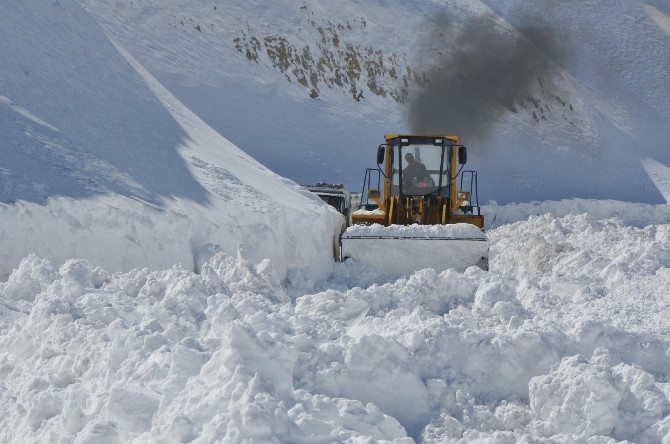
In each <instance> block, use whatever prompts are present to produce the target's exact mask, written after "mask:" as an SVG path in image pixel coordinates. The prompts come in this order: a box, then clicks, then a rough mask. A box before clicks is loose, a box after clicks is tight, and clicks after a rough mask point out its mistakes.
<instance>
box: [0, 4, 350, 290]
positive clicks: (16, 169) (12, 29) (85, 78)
mask: <svg viewBox="0 0 670 444" xmlns="http://www.w3.org/2000/svg"><path fill="white" fill-rule="evenodd" d="M63 23H66V24H67V26H63ZM35 29H39V30H40V32H34V31H26V30H35ZM19 35H20V36H21V38H18V37H17V36H19ZM0 40H2V41H3V42H5V44H4V45H3V48H2V53H1V54H0V55H1V56H2V57H1V58H2V61H3V63H2V67H1V69H2V75H3V84H2V88H3V89H2V91H0V135H2V138H3V140H5V141H6V143H3V145H2V147H0V150H1V152H2V156H1V157H2V159H3V160H2V164H1V165H0V236H1V237H2V240H3V249H2V252H0V278H2V279H4V278H6V277H7V275H9V273H10V272H11V270H12V268H13V267H15V266H16V264H18V263H19V261H20V260H21V259H22V258H23V257H25V256H27V255H28V254H30V253H36V254H38V255H39V256H40V257H44V258H48V259H49V260H50V261H51V262H52V263H53V264H54V266H60V265H61V264H62V263H64V261H65V260H67V259H68V258H82V259H87V260H89V261H91V262H93V263H96V264H98V265H99V266H102V267H104V268H105V269H106V270H108V271H110V272H116V271H128V270H131V269H133V268H136V267H143V266H151V267H153V268H163V267H171V266H172V265H174V264H182V266H184V267H185V268H187V269H189V270H199V269H200V266H201V265H202V264H203V263H204V262H205V261H206V260H207V259H208V258H210V257H211V256H212V255H213V254H215V253H216V252H225V253H227V254H235V252H236V249H237V245H238V243H239V242H243V243H244V244H245V245H246V247H247V248H248V251H249V256H250V258H251V259H252V260H254V261H256V262H260V261H262V260H263V259H265V258H270V259H272V260H273V261H274V263H275V271H276V272H277V274H278V276H279V279H280V280H282V281H283V282H289V283H291V284H293V285H296V286H304V285H307V286H308V285H310V284H311V283H312V282H313V281H314V280H318V279H322V278H324V277H325V276H327V275H328V274H330V272H331V271H332V263H333V238H336V237H337V236H338V235H339V233H340V229H341V226H342V224H343V221H342V217H341V216H340V215H339V214H337V213H336V212H335V211H333V210H332V209H330V208H329V207H328V206H327V205H325V204H323V203H322V202H320V200H318V199H314V197H313V196H311V195H310V194H309V193H307V192H306V191H304V190H302V189H301V188H300V187H299V186H298V185H296V184H295V183H293V182H291V181H289V180H288V179H284V178H282V177H279V176H277V175H276V174H275V173H273V172H272V171H270V170H268V169H267V168H266V167H264V166H262V165H260V164H259V163H258V162H256V161H255V160H253V159H252V158H250V157H249V156H248V155H246V154H245V153H244V152H243V151H241V150H240V149H239V148H237V147H236V146H234V145H233V144H232V143H230V142H229V141H228V140H226V139H225V138H224V137H222V136H221V135H220V134H218V133H217V132H215V131H214V130H212V129H211V128H210V127H209V126H208V125H206V124H205V123H204V122H203V121H202V120H201V119H200V118H198V117H197V116H196V115H194V114H193V113H192V112H191V111H190V110H188V109H187V108H186V107H185V106H184V105H183V104H182V103H180V102H179V101H178V100H177V99H176V98H175V97H174V96H173V95H172V94H171V93H170V92H169V91H168V90H166V89H165V88H164V87H163V85H161V84H160V82H158V81H157V80H156V79H155V78H154V77H153V76H152V75H151V74H150V73H149V72H148V71H146V70H145V69H144V67H143V66H142V65H141V64H140V63H138V62H137V61H136V60H135V59H134V58H133V57H132V55H130V54H129V53H128V52H127V51H125V49H124V48H123V47H121V46H119V45H118V44H116V43H115V42H113V41H110V39H109V38H108V37H107V35H106V34H105V33H104V32H103V31H102V30H101V29H100V26H99V25H98V24H97V22H96V21H95V20H94V19H93V17H92V16H91V15H90V14H88V13H87V12H86V11H85V10H84V9H83V8H82V7H81V6H80V5H78V4H77V2H75V1H73V0H68V1H63V2H49V3H48V4H44V2H40V1H37V0H26V1H24V2H16V3H13V4H11V5H7V7H6V8H4V9H3V14H1V15H0ZM234 105H235V104H234V103H232V104H221V106H234ZM324 230H325V231H324ZM324 233H328V234H324Z"/></svg>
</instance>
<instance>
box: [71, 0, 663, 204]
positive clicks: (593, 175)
mask: <svg viewBox="0 0 670 444" xmlns="http://www.w3.org/2000/svg"><path fill="white" fill-rule="evenodd" d="M83 4H84V5H85V6H86V8H87V9H88V10H89V11H91V13H92V14H93V15H94V16H96V17H97V18H98V19H99V20H100V22H101V23H102V24H103V26H104V28H105V29H106V30H107V32H108V33H109V34H111V35H113V36H114V37H115V38H116V39H118V40H119V41H120V42H122V44H123V45H124V46H125V47H126V48H128V49H129V50H130V51H131V52H132V53H133V54H134V55H135V56H136V57H137V58H138V60H140V62H141V63H143V64H144V65H145V66H146V67H147V68H148V69H149V70H150V71H151V72H152V73H153V74H154V75H155V76H156V77H157V78H158V79H160V80H161V81H162V82H163V84H165V85H167V86H168V88H169V89H170V90H171V91H172V92H173V93H174V94H175V95H176V96H177V97H178V98H179V99H180V100H182V101H183V102H184V103H185V104H186V105H187V106H189V108H191V109H192V110H194V111H195V112H196V113H197V114H198V115H199V116H201V117H202V118H203V119H204V120H205V121H206V122H207V123H209V124H210V125H211V126H212V127H213V128H215V129H217V130H218V131H219V132H221V133H222V134H226V137H228V138H229V139H230V140H231V141H233V142H234V143H235V144H236V145H238V146H239V147H241V148H242V149H243V150H245V151H246V152H248V153H249V154H251V155H252V156H254V157H255V158H256V159H258V160H260V161H261V162H262V163H263V164H265V165H267V166H269V167H270V168H271V169H273V170H274V171H276V172H278V173H279V174H281V175H283V176H286V177H289V178H292V179H293V180H295V181H297V182H299V183H305V182H314V181H317V180H327V181H331V182H343V183H345V184H347V185H348V186H349V187H351V188H354V189H357V188H358V187H360V184H361V182H362V177H363V171H364V168H365V167H368V166H373V162H374V149H375V147H376V146H377V145H378V144H379V143H380V142H381V141H383V139H382V135H383V134H384V133H400V132H410V131H411V132H447V133H453V134H457V135H460V136H462V138H463V139H462V140H463V143H465V144H466V145H468V146H469V148H470V149H471V152H472V154H471V156H470V159H471V163H472V166H473V167H475V168H476V169H478V170H479V171H480V174H481V176H480V177H481V191H482V196H484V199H485V200H489V199H490V200H495V201H497V202H498V203H508V202H514V201H519V202H528V201H531V200H545V199H562V198H575V197H577V198H613V199H619V200H627V201H633V202H638V201H643V202H648V203H660V202H665V198H664V197H663V196H667V195H668V191H667V177H668V174H667V166H668V165H669V164H670V159H669V158H668V156H670V154H668V153H670V149H668V148H670V147H669V146H668V140H670V130H669V129H668V128H670V125H669V124H668V123H669V122H668V120H669V119H670V107H669V105H668V103H670V97H669V95H670V92H669V91H670V77H669V74H668V73H669V72H670V49H669V48H670V34H668V32H667V31H668V24H667V23H668V20H670V18H668V17H670V11H668V6H667V4H666V3H664V2H661V1H658V2H655V3H654V2H643V1H628V2H618V1H614V2H613V1H596V2H589V3H588V4H584V3H583V2H579V1H567V2H560V3H556V2H552V1H541V2H534V3H533V5H527V4H526V2H521V1H518V2H509V1H501V0H460V1H438V0H433V1H431V0H412V1H383V2H382V1H376V0H375V1H368V2H357V1H343V2H337V3H327V2H313V1H294V0H282V1H277V2H272V3H271V4H267V2H256V1H251V2H246V3H245V4H244V5H239V4H221V5H218V4H217V3H216V2H183V1H181V0H169V1H167V2H163V1H161V2H158V1H142V2H133V1H127V2H126V1H123V2H118V1H90V2H89V1H83ZM230 103H236V104H237V106H234V107H232V106H229V105H228V104H230ZM250 122H253V125H250Z"/></svg>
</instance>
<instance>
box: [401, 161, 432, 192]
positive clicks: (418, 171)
mask: <svg viewBox="0 0 670 444" xmlns="http://www.w3.org/2000/svg"><path fill="white" fill-rule="evenodd" d="M405 160H406V161H407V166H406V167H405V169H404V170H403V172H402V182H403V189H404V190H406V191H409V190H410V189H411V188H410V187H413V186H419V185H420V184H421V182H423V181H427V180H430V174H428V170H427V169H426V166H425V165H424V164H423V163H421V162H419V161H417V160H416V159H414V155H413V154H412V153H407V154H405Z"/></svg>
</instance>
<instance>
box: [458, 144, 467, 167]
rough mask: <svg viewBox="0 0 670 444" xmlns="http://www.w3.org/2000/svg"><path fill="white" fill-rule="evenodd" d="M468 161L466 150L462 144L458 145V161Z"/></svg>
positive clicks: (463, 162)
mask: <svg viewBox="0 0 670 444" xmlns="http://www.w3.org/2000/svg"><path fill="white" fill-rule="evenodd" d="M467 162H468V151H467V148H465V147H464V146H463V145H461V146H459V147H458V163H459V165H465V164H466V163H467Z"/></svg>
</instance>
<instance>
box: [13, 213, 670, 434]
mask: <svg viewBox="0 0 670 444" xmlns="http://www.w3.org/2000/svg"><path fill="white" fill-rule="evenodd" d="M669 233H670V227H669V226H668V225H656V226H649V227H646V228H634V227H631V226H627V225H625V224H623V223H622V222H621V221H619V220H616V219H611V220H605V221H600V220H597V219H594V218H591V217H588V216H567V217H564V218H554V217H551V216H542V217H532V218H530V219H529V220H528V221H526V222H519V223H516V224H513V225H505V226H502V227H500V228H498V229H494V230H491V231H490V236H491V239H492V246H491V249H492V253H493V254H492V261H491V271H489V272H486V271H483V270H481V269H479V268H476V267H471V268H469V269H467V270H466V271H465V272H464V273H460V272H457V271H454V270H446V271H444V272H441V273H437V272H435V271H433V270H431V269H425V270H421V271H418V272H416V273H414V274H413V275H411V276H408V277H402V278H399V279H391V280H387V279H386V278H384V279H383V280H381V281H380V282H379V283H377V284H374V283H373V284H370V278H371V276H373V275H374V272H373V271H371V270H370V269H367V268H365V267H363V266H360V265H358V264H356V263H353V262H347V263H344V264H340V265H339V266H338V267H337V269H336V274H335V275H334V276H333V278H332V279H331V280H329V281H324V282H321V283H319V286H320V287H323V288H324V290H323V291H320V292H317V293H314V294H301V293H298V292H295V291H292V290H290V289H289V288H286V287H284V286H282V285H281V284H280V282H279V279H278V277H277V273H276V272H275V270H274V264H273V263H272V261H262V262H260V263H258V264H254V263H253V262H251V261H249V259H248V258H247V256H246V253H245V250H244V248H240V249H239V251H238V254H237V256H236V257H233V256H227V255H225V254H221V253H219V254H216V255H214V256H213V257H212V258H211V259H209V260H208V261H207V262H206V263H204V264H203V266H202V269H201V273H200V274H198V275H196V274H193V273H192V272H190V271H188V270H185V269H182V268H180V267H173V268H171V269H166V270H162V271H152V270H149V269H136V270H133V271H131V272H128V273H115V274H110V273H108V272H106V271H104V270H102V269H100V268H99V267H96V266H93V265H91V264H89V263H88V262H86V261H80V260H69V261H67V262H66V263H65V264H64V265H63V266H61V267H60V268H59V269H55V268H53V267H52V266H51V265H50V263H49V262H48V261H46V260H43V259H40V258H38V257H36V256H31V257H28V258H26V259H24V260H23V261H22V262H21V264H20V266H19V267H18V268H17V269H16V270H15V271H14V272H13V273H12V275H11V276H10V277H9V279H8V281H7V282H6V283H2V284H0V373H1V374H2V380H1V381H2V382H0V440H1V441H3V442H26V441H39V440H47V441H58V440H64V441H68V442H78V443H79V442H82V443H83V442H91V443H92V442H147V441H148V442H155V441H162V442H213V441H217V440H220V441H222V442H240V441H244V440H254V441H262V442H315V441H317V442H318V441H329V442H360V441H387V440H388V441H390V440H395V442H412V441H423V442H435V443H436V442H445V441H450V440H451V441H454V442H456V441H459V440H462V441H463V442H471V441H473V440H476V439H481V440H491V441H496V442H514V441H519V440H537V439H542V438H549V439H552V440H555V441H573V442H574V441H586V440H595V441H593V442H606V441H607V440H608V439H613V440H629V441H635V442H661V441H663V440H667V439H670V370H669V369H670V352H669V351H670V330H669V329H668V326H667V322H666V321H665V319H664V317H665V315H664V313H666V312H667V309H668V308H670V307H668V301H667V297H666V295H667V293H668V291H669V290H670V274H669V273H668V272H667V265H668V262H669V261H670V255H669V254H668V245H669V244H670V239H669V238H668V237H667V236H668V234H669ZM632 246H635V248H632ZM622 257H625V261H622V260H621V259H622ZM624 262H625V264H628V265H627V266H623V265H622V264H623V263H624ZM384 280H387V283H383V282H384ZM647 282H651V285H649V286H645V285H646V283H647ZM640 300H644V303H643V304H642V303H640Z"/></svg>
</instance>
